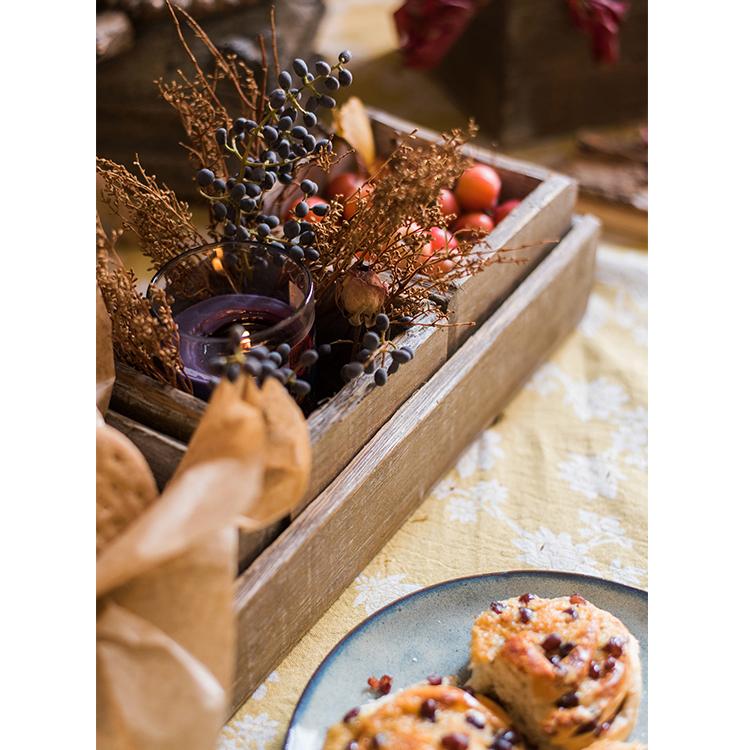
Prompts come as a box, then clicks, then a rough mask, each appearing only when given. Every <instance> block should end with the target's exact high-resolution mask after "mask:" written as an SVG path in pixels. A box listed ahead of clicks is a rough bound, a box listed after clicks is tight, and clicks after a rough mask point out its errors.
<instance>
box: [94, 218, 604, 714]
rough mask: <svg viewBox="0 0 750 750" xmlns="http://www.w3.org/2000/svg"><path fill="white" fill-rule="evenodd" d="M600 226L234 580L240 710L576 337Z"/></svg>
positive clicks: (141, 432)
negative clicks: (553, 355)
mask: <svg viewBox="0 0 750 750" xmlns="http://www.w3.org/2000/svg"><path fill="white" fill-rule="evenodd" d="M599 227H600V225H599V222H598V220H596V219H594V218H592V217H575V218H574V221H573V225H572V227H571V229H570V230H569V231H568V232H567V234H566V235H565V236H564V237H563V239H562V240H561V241H560V242H559V243H558V244H557V245H556V246H555V247H554V249H553V250H552V251H551V252H549V253H548V254H547V255H546V257H545V258H544V259H543V260H542V261H541V262H540V263H539V264H538V265H537V266H536V267H535V268H534V270H533V271H531V272H530V273H529V274H528V275H527V277H526V278H525V279H524V280H523V282H522V283H521V284H520V285H519V286H518V287H517V288H516V289H515V290H514V291H513V292H512V293H511V294H510V295H509V296H508V298H507V299H506V300H505V301H504V302H503V304H502V305H500V306H499V308H497V309H496V310H495V311H494V312H493V313H492V314H491V315H490V316H489V317H488V319H487V320H486V322H485V323H484V324H483V325H482V326H480V327H478V328H477V329H476V330H475V331H474V333H473V334H472V335H471V336H470V337H469V338H467V340H466V341H465V342H464V343H463V344H462V345H461V346H460V347H459V348H458V349H457V350H456V351H455V352H453V353H452V355H451V356H450V357H449V358H447V360H446V361H445V362H444V363H443V364H442V366H441V367H439V368H438V369H437V371H436V372H435V373H434V374H433V375H432V376H431V377H428V378H426V382H424V384H423V385H421V387H415V388H413V389H412V392H411V393H409V394H407V398H405V400H404V402H403V403H402V404H401V405H400V407H399V408H398V409H397V410H395V413H394V414H393V415H392V416H391V417H390V419H386V420H384V423H383V424H382V425H380V427H379V429H377V430H375V432H374V434H373V435H372V437H371V439H369V440H368V441H366V443H365V444H364V445H363V447H361V450H358V451H357V452H356V455H354V456H353V458H352V460H351V461H348V462H347V465H346V466H345V467H344V468H343V470H341V471H339V472H337V474H336V476H335V478H334V479H333V481H331V482H330V483H328V484H327V486H326V487H325V488H324V489H323V490H322V491H320V492H317V493H316V495H317V496H316V497H314V499H312V500H311V501H310V502H309V503H307V504H304V507H302V508H301V509H300V511H299V512H298V513H296V514H295V515H294V518H293V519H292V520H291V521H290V522H289V523H288V527H287V528H286V529H285V530H284V531H283V533H281V534H280V536H277V538H275V539H273V536H274V534H277V533H278V530H271V531H269V534H268V535H267V536H266V537H265V539H264V540H263V542H264V544H265V549H264V550H263V551H262V552H261V554H260V555H259V556H257V557H256V558H255V559H254V560H253V561H252V562H251V564H250V565H249V567H247V569H245V570H244V571H243V572H242V573H241V574H240V575H239V577H238V579H237V589H236V610H237V616H238V623H239V638H238V653H237V668H236V675H235V684H234V697H233V703H232V710H233V711H234V710H235V709H236V708H237V707H238V706H239V705H241V703H242V702H243V701H244V700H245V699H246V698H247V696H248V695H249V694H250V693H251V692H252V691H253V690H254V689H255V688H256V687H257V686H258V685H259V684H260V683H261V682H262V680H263V679H264V678H265V676H266V675H267V674H268V672H270V671H271V670H272V669H273V668H274V667H275V666H276V665H277V664H278V662H279V661H280V660H281V659H283V658H284V656H285V655H286V654H287V653H288V652H289V651H290V650H291V649H292V648H293V647H294V645H295V644H296V643H297V642H298V641H299V639H300V638H301V637H302V635H304V633H305V632H306V631H307V630H308V629H309V628H310V627H311V626H312V625H313V624H314V623H315V621H316V620H317V619H318V618H319V617H320V616H321V615H322V614H323V613H324V612H325V611H326V609H327V608H328V607H329V606H330V605H331V604H332V603H333V602H334V601H335V599H336V598H337V597H338V596H339V594H340V593H341V592H342V591H343V590H344V588H345V587H346V586H347V585H348V584H349V583H350V582H351V581H352V580H353V579H354V578H355V577H356V575H357V574H358V573H359V572H360V571H361V570H362V569H363V568H364V567H365V565H366V564H367V563H368V562H369V561H370V560H371V559H372V558H373V557H374V556H375V554H376V553H377V552H378V550H380V548H381V547H382V546H383V544H385V542H386V541H387V540H388V539H389V538H390V537H391V536H392V535H393V534H394V533H395V531H396V530H397V529H398V528H399V527H400V526H401V525H402V524H403V523H404V521H405V520H406V519H407V518H408V516H409V514H410V513H412V512H413V511H414V510H415V508H416V507H417V506H418V505H419V503H420V502H421V501H422V500H423V499H424V497H425V496H426V494H427V493H428V492H429V490H430V488H431V487H432V486H433V485H434V484H435V483H436V482H437V481H438V480H439V479H440V477H441V476H442V475H443V474H444V473H445V471H446V470H448V469H449V468H450V467H451V466H452V465H453V464H454V463H455V461H456V459H457V458H458V457H459V456H460V454H461V453H462V451H463V450H464V449H465V447H466V446H467V445H468V444H469V442H470V441H471V440H472V439H473V438H474V437H475V436H476V435H477V434H478V433H479V432H480V431H481V430H482V429H483V428H484V427H485V426H486V425H488V424H489V423H490V422H491V421H492V420H493V419H494V418H495V417H497V415H498V414H499V413H500V412H501V410H502V409H503V407H504V406H505V405H506V404H507V403H508V401H509V400H510V399H511V398H512V396H513V395H514V393H515V392H516V390H517V389H518V388H519V387H520V386H521V384H522V383H523V382H524V381H525V380H526V378H528V377H529V376H530V375H531V374H532V372H533V371H534V369H535V368H536V367H537V366H538V365H539V364H540V363H541V362H542V361H544V359H545V358H546V357H547V356H548V355H549V354H550V352H551V351H552V350H553V349H554V348H555V347H556V346H557V345H558V344H559V343H560V341H561V340H562V339H563V338H564V337H565V336H566V335H567V334H568V333H569V332H570V331H571V330H572V329H573V328H574V326H575V325H576V323H577V322H578V320H579V319H580V317H581V316H582V314H583V312H584V310H585V307H586V302H587V300H588V296H589V292H590V290H591V286H592V283H593V273H594V259H595V253H596V243H597V240H598V236H599ZM443 340H444V341H445V339H443ZM382 390H383V391H384V392H385V391H386V390H387V389H382ZM351 395H352V394H349V396H351ZM115 408H116V407H115ZM107 420H108V421H109V422H110V423H111V424H113V425H114V426H116V427H118V428H119V429H121V430H123V431H124V432H126V434H128V435H129V436H130V437H131V438H132V439H133V440H134V441H135V442H136V443H137V444H138V445H139V447H140V448H141V449H142V450H143V452H144V454H145V455H146V457H147V458H148V460H149V462H150V463H151V465H152V467H153V468H154V470H155V472H156V473H157V475H161V477H162V479H163V478H165V477H166V475H167V474H168V473H169V472H170V470H171V468H172V467H173V466H174V465H175V464H176V462H177V461H178V460H179V458H180V456H181V454H182V452H183V451H184V444H183V443H181V442H180V441H178V440H175V439H173V438H169V437H166V436H164V435H161V434H160V433H159V432H158V431H156V430H154V429H152V428H149V427H145V426H143V425H141V424H139V423H137V422H136V421H134V420H132V419H129V418H127V417H123V416H122V415H120V414H118V413H117V412H116V411H111V412H110V413H109V414H108V416H107ZM318 439H319V440H320V437H319V438H318Z"/></svg>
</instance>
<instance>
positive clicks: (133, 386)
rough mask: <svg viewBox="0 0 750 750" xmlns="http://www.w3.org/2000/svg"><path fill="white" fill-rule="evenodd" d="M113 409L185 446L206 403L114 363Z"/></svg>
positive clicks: (125, 366)
mask: <svg viewBox="0 0 750 750" xmlns="http://www.w3.org/2000/svg"><path fill="white" fill-rule="evenodd" d="M116 371H117V376H116V379H115V385H114V388H113V390H112V407H113V408H114V409H116V410H117V411H119V412H121V413H123V414H127V415H128V416H129V417H131V418H132V419H136V420H138V421H139V422H143V424H146V425H149V426H150V427H153V428H154V429H156V430H159V432H163V433H164V434H165V435H168V436H170V437H173V438H175V439H177V440H181V441H182V442H184V443H187V442H188V441H189V440H190V437H191V436H192V434H193V432H194V431H195V428H196V427H197V426H198V422H199V421H200V419H201V417H202V416H203V412H204V411H205V410H206V402H205V401H201V400H200V399H199V398H196V397H195V396H191V395H190V394H189V393H183V392H182V391H179V390H177V389H176V388H172V387H171V386H168V385H164V384H162V383H157V382H156V381H155V380H154V379H153V378H150V377H148V376H147V375H143V374H141V373H140V372H137V371H136V370H134V369H133V368H132V367H129V366H128V365H124V364H122V363H119V362H118V363H117V366H116Z"/></svg>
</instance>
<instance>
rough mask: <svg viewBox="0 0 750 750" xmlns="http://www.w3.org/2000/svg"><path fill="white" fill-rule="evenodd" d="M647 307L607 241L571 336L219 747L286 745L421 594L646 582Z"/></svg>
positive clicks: (632, 268) (641, 261) (635, 278)
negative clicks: (479, 584)
mask: <svg viewBox="0 0 750 750" xmlns="http://www.w3.org/2000/svg"><path fill="white" fill-rule="evenodd" d="M646 301H647V256H646V254H645V253H641V252H633V251H625V250H622V249H615V248H613V247H611V246H606V245H603V246H601V247H600V250H599V255H598V259H597V271H596V285H595V288H594V291H593V294H592V296H591V299H590V302H589V305H588V309H587V312H586V314H585V316H584V318H583V320H582V321H581V323H580V325H579V326H578V329H577V330H576V331H575V333H573V334H572V335H571V336H570V337H569V338H568V339H567V340H566V342H565V343H564V344H563V345H562V347H561V348H560V349H559V350H558V351H557V352H556V353H555V354H554V355H553V357H552V358H551V359H550V361H549V362H547V363H546V364H544V365H543V366H542V367H541V368H540V369H539V370H538V371H537V372H536V374H535V375H534V376H533V378H532V379H531V380H530V381H529V382H528V384H527V385H526V386H525V388H524V389H523V391H522V392H521V393H520V394H519V395H518V396H517V398H516V399H515V400H514V401H513V402H512V403H511V405H510V406H509V407H508V409H507V411H506V412H505V413H504V414H503V415H502V416H501V417H500V418H499V419H498V420H497V422H496V423H495V424H494V425H493V426H492V427H491V428H490V429H488V430H486V431H485V432H484V433H483V434H482V435H481V436H480V438H479V439H478V440H477V441H476V442H475V443H474V444H473V445H472V446H471V447H470V448H469V449H468V450H467V451H466V452H465V453H464V455H463V456H462V458H461V459H460V460H459V461H458V463H457V464H456V466H455V468H454V469H453V470H452V471H451V472H450V473H449V474H448V475H447V476H446V477H444V478H443V480H442V481H441V482H440V483H439V484H438V486H437V487H436V488H435V489H434V491H433V492H432V494H431V495H430V496H429V497H428V498H427V499H426V500H425V501H424V503H423V504H422V505H421V507H420V508H419V509H418V510H417V511H416V512H415V513H414V514H413V515H412V517H411V518H410V519H409V520H408V521H407V523H406V524H404V526H403V527H402V528H401V529H400V530H399V532H398V533H397V534H396V536H395V537H394V538H393V539H392V540H391V541H390V542H389V543H388V544H387V545H386V546H385V548H384V549H383V550H382V551H381V552H380V554H378V556H377V557H376V558H375V559H374V560H373V561H372V562H371V563H370V565H368V566H367V568H366V569H365V570H364V571H363V572H362V574H361V575H360V576H359V577H358V578H357V579H356V580H355V581H354V583H353V584H352V585H351V586H350V587H349V588H348V589H347V590H346V591H345V592H344V593H343V594H342V595H341V597H340V598H339V599H338V601H337V602H336V603H335V604H334V605H333V606H332V607H331V609H330V610H329V611H328V612H327V613H326V614H325V615H324V616H323V618H321V620H320V621H319V622H318V623H317V624H316V625H315V627H313V629H312V630H311V631H310V632H309V633H308V634H307V635H306V636H305V637H304V638H303V639H302V640H301V641H300V643H299V644H298V645H297V647H296V648H295V649H294V650H293V651H292V653H291V654H290V655H289V656H288V657H287V658H286V659H285V660H284V661H283V662H282V663H281V664H280V665H279V666H278V668H277V669H276V670H275V671H273V672H272V673H271V674H270V675H269V676H268V679H267V680H266V681H265V682H264V683H263V685H262V686H261V687H260V688H258V690H257V691H256V693H255V694H254V695H253V696H252V697H251V698H250V699H249V700H248V701H247V702H246V703H245V705H244V706H243V707H242V708H241V709H240V710H239V711H238V712H237V714H236V715H235V716H234V717H233V719H232V720H231V721H230V722H229V723H228V724H227V726H226V727H225V729H224V731H223V734H222V736H221V738H220V741H219V747H220V748H221V750H276V748H279V747H280V746H281V742H282V740H283V737H284V732H285V731H286V727H287V724H288V721H289V717H290V716H291V713H292V710H293V708H294V705H295V703H296V701H297V699H298V698H299V695H300V693H301V691H302V689H303V688H304V686H305V684H306V682H307V680H308V679H309V677H310V675H311V674H312V672H313V671H314V669H315V668H316V667H317V665H318V664H319V663H320V661H321V660H322V659H323V658H324V657H325V655H326V654H327V653H328V651H329V650H330V649H331V647H332V646H333V645H334V644H335V643H336V642H337V641H338V640H339V639H340V638H341V637H342V636H343V635H344V634H345V633H346V632H347V631H348V630H350V629H351V628H352V627H354V626H355V625H356V624H357V623H358V622H360V621H361V620H362V619H363V618H364V617H366V616H367V615H368V614H370V613H371V612H374V611H375V610H376V609H379V608H380V607H382V606H384V605H385V604H387V603H388V602H390V601H392V600H393V599H395V598H397V597H399V596H402V595H404V594H407V593H409V592H410V591H414V590H415V589H418V588H421V587H422V586H426V585H429V584H432V583H436V582H438V581H442V580H446V579H449V578H455V577H458V576H464V575H471V574H474V573H485V572H491V571H502V570H513V569H519V568H542V569H551V568H552V569H557V570H565V571H573V572H578V573H589V574H592V575H596V576H601V577H604V578H609V579H614V580H617V581H622V582H624V583H628V584H631V585H635V586H641V587H645V585H646V554H647V547H646V533H647V530H646V523H647V508H646V439H647V432H646V430H647V419H646V399H647V385H646V360H647V348H646V347H647V327H646V326H647V307H646ZM488 377H491V373H488Z"/></svg>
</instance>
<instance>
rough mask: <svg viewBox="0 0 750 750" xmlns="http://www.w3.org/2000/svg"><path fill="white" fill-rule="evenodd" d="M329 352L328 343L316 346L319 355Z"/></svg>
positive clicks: (325, 354)
mask: <svg viewBox="0 0 750 750" xmlns="http://www.w3.org/2000/svg"><path fill="white" fill-rule="evenodd" d="M330 353H331V345H330V344H321V345H320V346H319V347H318V354H320V356H321V357H327V356H328V355H329V354H330Z"/></svg>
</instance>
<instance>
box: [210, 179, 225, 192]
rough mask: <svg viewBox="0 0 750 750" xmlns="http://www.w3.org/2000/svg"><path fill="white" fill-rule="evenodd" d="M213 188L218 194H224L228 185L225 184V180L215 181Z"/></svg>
mask: <svg viewBox="0 0 750 750" xmlns="http://www.w3.org/2000/svg"><path fill="white" fill-rule="evenodd" d="M211 187H212V188H213V189H214V190H215V191H216V192H217V193H223V192H224V191H225V190H226V189H227V183H226V182H224V180H220V179H218V178H217V179H215V180H214V181H213V182H212V183H211Z"/></svg>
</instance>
